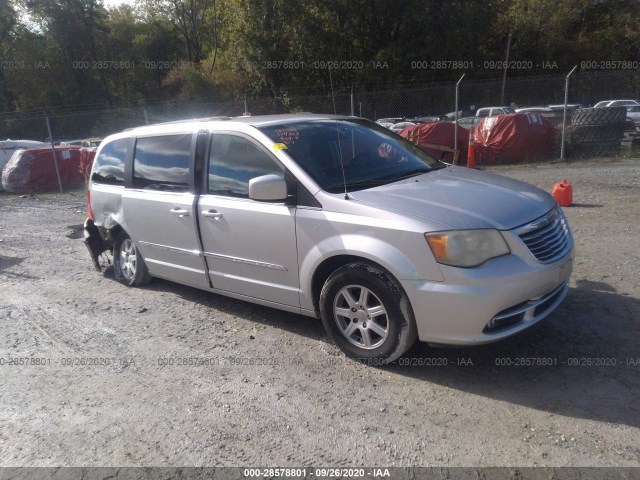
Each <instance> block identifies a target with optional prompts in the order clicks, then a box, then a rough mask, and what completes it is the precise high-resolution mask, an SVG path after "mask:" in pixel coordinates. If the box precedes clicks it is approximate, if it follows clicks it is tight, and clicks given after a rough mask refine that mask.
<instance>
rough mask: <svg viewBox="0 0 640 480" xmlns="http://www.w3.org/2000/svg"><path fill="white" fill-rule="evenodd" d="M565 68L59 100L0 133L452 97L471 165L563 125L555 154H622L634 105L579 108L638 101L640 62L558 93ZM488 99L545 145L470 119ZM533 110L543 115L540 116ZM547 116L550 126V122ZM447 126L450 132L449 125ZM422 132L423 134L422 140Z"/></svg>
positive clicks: (430, 102) (0, 116) (403, 107)
mask: <svg viewBox="0 0 640 480" xmlns="http://www.w3.org/2000/svg"><path fill="white" fill-rule="evenodd" d="M567 73H568V72H566V73H563V74H559V75H558V74H556V75H544V76H520V77H509V76H507V79H506V82H504V83H503V79H502V77H500V78H491V79H479V78H474V75H473V74H469V75H468V76H466V77H465V78H463V79H462V81H461V82H460V85H459V90H458V96H457V97H458V98H457V99H456V84H455V82H430V83H426V84H422V85H419V86H415V87H411V88H407V87H405V88H396V89H393V90H365V89H362V88H357V87H354V88H349V89H336V90H335V91H334V92H333V94H332V92H326V93H324V94H314V95H295V96H293V95H292V96H288V95H282V96H277V97H266V96H247V97H242V98H237V99H235V100H231V101H226V102H212V103H199V104H180V103H163V104H153V105H144V106H132V107H121V108H112V109H85V110H73V109H72V108H66V109H54V110H51V111H49V112H45V111H44V110H43V111H31V112H23V113H12V112H9V113H0V140H4V139H31V140H42V141H50V140H49V133H48V128H47V124H46V118H47V117H48V119H49V121H50V125H51V131H52V136H53V140H54V142H56V143H58V142H62V141H73V140H81V139H86V138H90V137H100V138H102V137H105V136H107V135H109V134H111V133H115V132H119V131H122V130H124V129H127V128H132V127H136V126H140V125H145V124H152V123H162V122H168V121H175V120H183V119H187V118H200V117H211V116H238V115H242V114H243V113H245V112H246V111H248V112H250V113H251V114H252V115H262V114H279V113H293V112H312V113H337V114H343V115H351V114H354V115H357V116H360V117H365V118H369V119H372V120H377V119H381V118H393V119H396V120H397V121H400V120H411V119H416V118H420V117H422V120H423V121H424V120H425V119H426V117H437V118H440V119H443V118H444V116H445V115H447V114H449V115H448V117H447V118H446V120H448V121H451V120H453V119H454V114H453V112H454V111H455V105H456V104H457V105H458V109H459V110H458V117H459V118H461V119H462V120H460V122H459V125H460V128H464V129H465V131H466V135H465V134H464V133H461V134H460V135H455V136H457V137H458V148H457V149H458V150H459V151H460V152H461V153H464V155H461V156H460V158H466V151H467V144H466V143H464V144H463V143H462V141H464V142H467V138H468V136H469V135H468V133H469V131H474V132H476V138H478V139H479V140H481V141H479V142H478V143H477V155H476V165H490V164H501V163H528V162H531V161H540V160H543V161H544V160H552V159H558V158H559V157H560V153H561V150H563V149H562V148H561V141H562V137H563V135H562V131H563V127H564V130H565V134H564V138H565V143H564V146H565V149H564V151H563V152H562V153H564V154H565V157H566V159H572V158H583V157H592V156H604V155H606V156H611V155H619V154H620V153H621V152H623V151H624V150H625V149H630V148H638V146H639V142H640V118H639V116H640V111H638V112H628V111H627V110H626V108H622V107H618V108H613V109H610V110H606V111H605V110H602V109H597V110H592V109H591V110H583V109H581V108H582V107H587V106H591V105H595V104H596V103H597V102H600V101H602V100H609V99H610V100H615V99H629V100H636V101H637V100H638V99H640V71H638V70H624V71H582V72H579V73H575V74H574V75H573V76H571V78H570V81H569V83H568V86H569V88H568V91H567V92H565V86H566V84H567V82H566V75H567ZM461 74H462V72H461ZM565 93H566V94H567V100H568V104H569V108H568V113H567V118H566V123H564V124H563V117H564V115H563V114H564V111H563V110H564V109H563V104H564V100H565ZM456 100H457V101H456ZM503 100H504V101H503ZM503 104H504V105H503ZM491 106H509V107H512V108H516V109H520V108H526V109H527V110H525V111H528V115H527V117H526V118H527V121H528V122H529V124H532V125H534V126H536V124H537V123H538V122H540V123H542V124H544V126H545V128H546V130H547V134H546V135H547V137H548V138H547V140H545V141H547V142H549V145H548V148H547V149H546V150H544V153H543V154H540V151H539V149H534V150H535V152H536V154H535V155H529V154H528V150H527V146H528V145H534V144H535V143H536V142H537V143H539V142H540V139H539V137H536V136H535V135H533V136H531V138H530V139H528V137H527V131H526V130H527V128H528V127H526V125H525V124H524V123H523V122H522V121H520V122H519V123H517V124H514V123H513V122H512V123H511V124H505V123H504V121H503V120H500V121H497V120H496V119H495V118H496V117H493V119H484V120H483V121H482V122H481V123H480V124H479V125H474V124H475V123H477V120H478V118H477V117H475V115H474V112H476V111H477V109H479V108H483V107H491ZM599 110H602V111H599ZM605 112H606V113H605ZM538 115H539V116H540V117H541V118H542V119H543V120H539V117H538ZM469 117H475V118H469ZM633 118H635V122H636V123H635V124H634V123H633V120H632V119H633ZM429 120H435V118H429ZM547 123H548V124H547ZM549 125H550V126H551V127H552V128H548V127H549ZM471 128H473V130H471ZM509 128H510V129H511V131H512V133H511V135H512V137H514V136H515V137H517V138H516V140H517V142H516V143H517V144H518V145H519V147H518V148H517V149H515V150H513V151H510V150H509V149H508V146H509V145H508V143H509V142H508V141H507V140H508V139H505V138H504V136H505V135H507V134H506V133H505V132H506V131H507V130H508V129H509ZM536 128H537V126H536ZM450 129H451V131H455V127H454V126H453V124H452V125H451V127H450ZM482 132H484V133H482ZM500 132H502V134H500ZM495 137H500V138H502V139H503V140H504V142H502V143H500V141H496V138H495ZM426 141H427V143H429V140H428V139H427V140H426ZM440 142H441V143H447V145H442V146H443V147H445V148H448V149H452V148H453V149H455V145H454V135H452V136H451V140H450V141H445V142H443V141H442V140H440ZM532 151H533V150H532ZM461 163H463V162H461Z"/></svg>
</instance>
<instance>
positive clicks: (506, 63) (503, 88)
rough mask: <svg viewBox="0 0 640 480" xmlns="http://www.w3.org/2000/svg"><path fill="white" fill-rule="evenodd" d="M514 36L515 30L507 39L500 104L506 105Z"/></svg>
mask: <svg viewBox="0 0 640 480" xmlns="http://www.w3.org/2000/svg"><path fill="white" fill-rule="evenodd" d="M512 37H513V32H509V38H508V39H507V53H506V55H505V60H504V72H503V74H502V92H501V94H500V105H504V90H505V87H506V86H507V69H508V65H509V50H511V38H512Z"/></svg>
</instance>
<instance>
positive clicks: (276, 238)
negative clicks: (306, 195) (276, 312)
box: [198, 133, 300, 307]
mask: <svg viewBox="0 0 640 480" xmlns="http://www.w3.org/2000/svg"><path fill="white" fill-rule="evenodd" d="M267 174H277V175H283V169H282V167H281V166H280V165H279V164H278V162H277V161H276V159H275V157H273V156H272V155H270V154H269V153H268V152H267V150H266V149H265V148H263V147H262V146H261V145H258V144H257V143H255V142H254V141H252V140H250V139H249V138H247V137H244V136H241V135H238V134H231V133H221V134H214V135H213V137H212V141H211V153H210V156H209V165H208V188H207V192H206V193H205V194H204V195H202V196H201V197H200V201H199V205H198V215H199V217H200V230H201V234H202V244H203V247H204V255H205V256H206V259H207V264H208V268H209V277H210V279H211V283H212V284H213V287H214V288H216V289H219V290H224V291H227V292H232V293H236V294H240V295H245V296H248V297H254V298H258V299H261V300H265V301H268V302H273V303H277V304H282V305H287V306H293V307H299V305H300V301H299V279H298V257H297V250H296V235H295V207H293V206H287V205H286V204H285V203H284V202H257V201H254V200H251V199H249V194H248V193H249V192H248V190H249V188H248V185H249V180H250V179H251V178H255V177H259V176H262V175H267Z"/></svg>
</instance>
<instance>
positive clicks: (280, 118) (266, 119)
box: [147, 113, 353, 126]
mask: <svg viewBox="0 0 640 480" xmlns="http://www.w3.org/2000/svg"><path fill="white" fill-rule="evenodd" d="M343 118H349V117H348V116H347V115H326V114H318V113H284V114H279V115H256V116H251V115H243V116H241V117H225V116H217V117H203V118H188V119H184V120H175V121H172V122H162V123H156V124H154V125H174V124H180V123H192V122H193V123H202V122H219V121H229V122H240V123H246V124H248V125H254V126H257V125H266V124H270V123H280V122H288V121H291V120H320V119H343ZM352 118H353V117H352ZM147 126H152V125H147Z"/></svg>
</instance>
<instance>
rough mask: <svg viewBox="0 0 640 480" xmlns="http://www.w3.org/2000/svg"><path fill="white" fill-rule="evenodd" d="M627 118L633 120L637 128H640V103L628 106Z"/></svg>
mask: <svg viewBox="0 0 640 480" xmlns="http://www.w3.org/2000/svg"><path fill="white" fill-rule="evenodd" d="M627 118H628V119H630V120H633V123H635V124H636V128H640V105H633V106H630V107H627Z"/></svg>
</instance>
